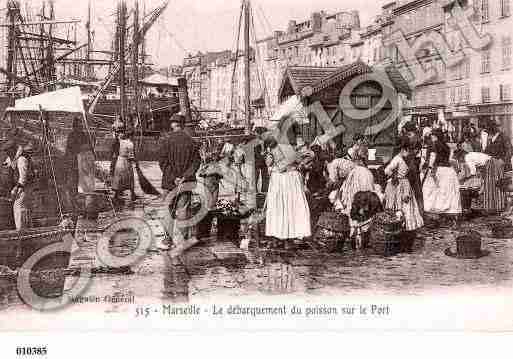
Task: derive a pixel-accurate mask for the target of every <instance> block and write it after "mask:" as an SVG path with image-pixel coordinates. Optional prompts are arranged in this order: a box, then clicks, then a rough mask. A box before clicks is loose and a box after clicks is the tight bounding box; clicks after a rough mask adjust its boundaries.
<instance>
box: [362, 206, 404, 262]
mask: <svg viewBox="0 0 513 359" xmlns="http://www.w3.org/2000/svg"><path fill="white" fill-rule="evenodd" d="M403 232H404V219H403V218H402V217H399V216H397V214H396V213H395V212H389V211H386V212H381V213H378V214H377V215H376V216H375V217H374V219H373V221H372V225H371V229H370V240H371V242H372V247H373V248H374V251H375V252H376V253H377V254H380V255H383V256H385V257H388V256H393V255H396V254H399V253H400V252H401V235H402V234H403Z"/></svg>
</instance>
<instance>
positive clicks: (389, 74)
mask: <svg viewBox="0 0 513 359" xmlns="http://www.w3.org/2000/svg"><path fill="white" fill-rule="evenodd" d="M346 92H347V93H346ZM383 94H388V95H389V97H390V98H391V99H390V100H387V99H386V96H383ZM293 95H297V96H299V97H300V98H301V101H302V103H303V105H304V107H305V109H306V110H305V114H306V116H308V118H307V119H306V121H298V122H302V124H299V123H298V124H297V125H296V126H293V127H292V131H295V132H300V134H301V135H302V136H303V137H304V138H305V140H306V141H308V142H311V141H313V140H314V139H315V138H316V137H317V136H320V135H322V134H324V130H323V128H322V126H321V124H320V122H319V119H318V118H317V116H316V113H317V112H316V111H315V110H314V108H319V106H318V103H320V104H321V105H322V108H323V109H324V110H325V111H326V114H327V115H328V116H329V118H330V119H331V122H332V123H333V125H334V126H335V127H337V128H341V129H343V130H342V132H341V134H340V135H339V136H337V137H336V138H335V139H334V140H335V142H337V143H338V144H344V145H346V146H348V145H350V144H351V141H352V139H353V136H354V135H355V134H364V135H365V136H366V137H367V139H368V141H369V143H370V146H372V147H374V148H377V149H379V148H386V147H391V146H393V145H394V144H395V143H396V141H397V130H396V129H397V124H398V121H399V120H400V118H401V112H402V111H401V109H402V103H401V101H402V99H401V97H402V96H406V97H410V96H411V90H410V88H409V86H408V84H407V82H406V81H405V80H404V78H403V77H402V76H401V74H400V73H399V72H398V71H397V69H396V68H395V67H394V66H393V65H387V66H382V67H380V68H371V67H369V66H368V65H366V64H364V63H363V62H361V61H357V62H354V63H352V64H349V65H345V66H342V67H311V66H294V67H289V68H287V70H286V71H285V73H284V76H283V79H282V82H281V87H280V90H279V92H278V96H279V101H280V102H283V101H285V100H287V99H288V98H289V97H291V96H293ZM347 101H349V102H347ZM316 103H317V105H316ZM348 105H349V106H348ZM354 110H357V112H358V115H354V114H355V112H354ZM393 110H395V111H398V114H399V115H398V116H389V115H391V113H392V111H393ZM366 111H368V114H366V113H365V112H366ZM392 117H393V118H392ZM390 118H392V120H390ZM339 126H341V127H339Z"/></svg>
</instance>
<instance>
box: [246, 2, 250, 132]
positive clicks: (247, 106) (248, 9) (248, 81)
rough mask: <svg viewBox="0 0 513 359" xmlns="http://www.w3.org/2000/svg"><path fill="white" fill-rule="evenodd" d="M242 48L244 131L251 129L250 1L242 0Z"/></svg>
mask: <svg viewBox="0 0 513 359" xmlns="http://www.w3.org/2000/svg"><path fill="white" fill-rule="evenodd" d="M244 2H245V4H244V48H245V58H244V60H245V66H244V70H245V83H244V85H245V93H244V95H245V99H246V101H245V113H246V132H250V131H251V102H250V98H251V87H250V81H251V73H250V68H249V66H250V65H249V64H250V45H249V28H250V27H249V26H250V1H249V0H244Z"/></svg>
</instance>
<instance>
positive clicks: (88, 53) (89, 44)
mask: <svg viewBox="0 0 513 359" xmlns="http://www.w3.org/2000/svg"><path fill="white" fill-rule="evenodd" d="M86 30H87V49H86V77H87V80H91V79H92V78H93V73H92V71H91V70H92V68H91V65H90V64H89V61H90V60H91V50H92V39H91V0H89V3H88V4H87V23H86Z"/></svg>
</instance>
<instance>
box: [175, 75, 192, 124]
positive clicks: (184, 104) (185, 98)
mask: <svg viewBox="0 0 513 359" xmlns="http://www.w3.org/2000/svg"><path fill="white" fill-rule="evenodd" d="M178 99H179V101H180V111H181V112H182V115H183V116H184V117H185V123H190V122H192V116H191V105H190V102H189V93H188V91H187V80H186V79H185V77H181V78H179V79H178Z"/></svg>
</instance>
